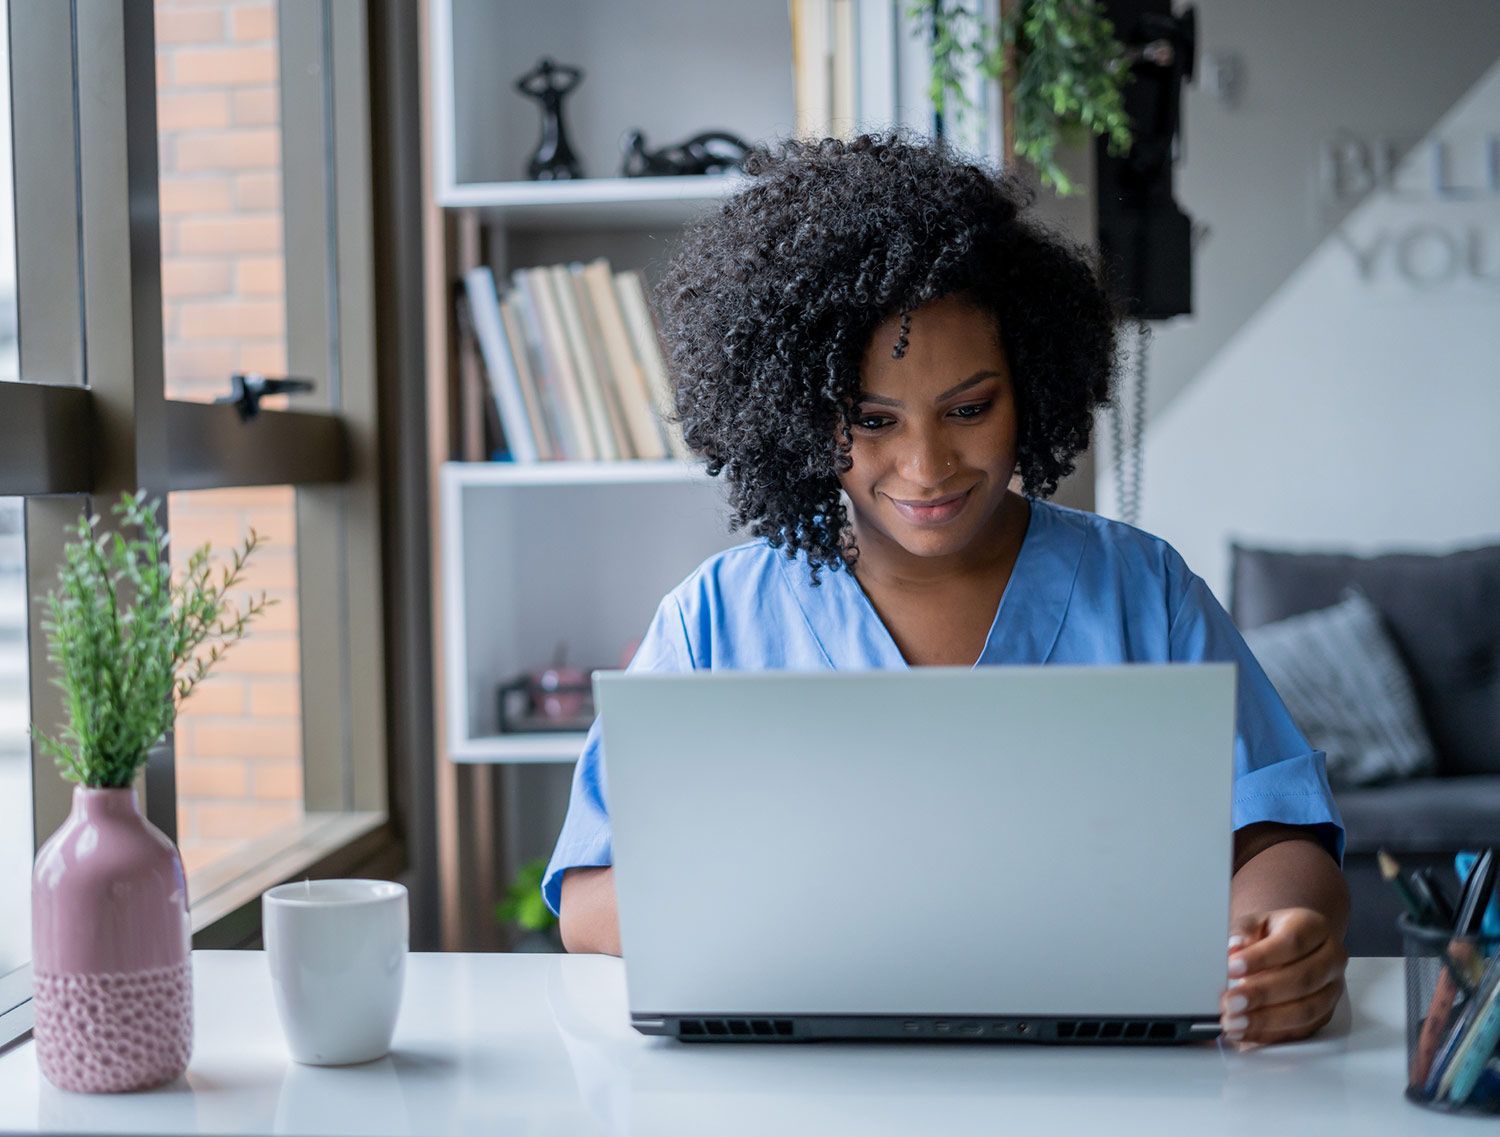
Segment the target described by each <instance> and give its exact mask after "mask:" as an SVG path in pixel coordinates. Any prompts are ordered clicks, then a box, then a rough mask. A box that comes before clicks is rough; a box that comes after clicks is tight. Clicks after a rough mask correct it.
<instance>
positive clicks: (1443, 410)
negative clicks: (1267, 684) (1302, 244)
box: [1099, 30, 1500, 599]
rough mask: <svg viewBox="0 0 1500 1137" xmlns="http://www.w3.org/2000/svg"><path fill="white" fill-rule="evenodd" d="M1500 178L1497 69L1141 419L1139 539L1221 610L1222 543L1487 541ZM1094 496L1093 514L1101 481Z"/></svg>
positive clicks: (1499, 305) (1497, 407)
mask: <svg viewBox="0 0 1500 1137" xmlns="http://www.w3.org/2000/svg"><path fill="white" fill-rule="evenodd" d="M1401 34H1402V33H1400V32H1399V31H1397V30H1393V31H1392V32H1391V35H1392V36H1393V38H1396V39H1399V38H1400V35H1401ZM1341 81H1344V80H1341V79H1329V80H1327V82H1341ZM1439 145H1442V146H1446V147H1447V148H1448V150H1447V153H1446V158H1447V161H1448V163H1449V166H1448V170H1447V173H1446V174H1442V173H1440V172H1439V170H1438V168H1437V163H1438V162H1439V161H1440V159H1442V158H1443V156H1444V152H1443V151H1442V150H1440V149H1438V148H1437V147H1438V146H1439ZM1491 147H1493V148H1494V149H1493V150H1491V149H1489V148H1491ZM1293 160H1295V161H1303V162H1312V161H1314V157H1313V156H1311V155H1306V154H1303V155H1297V154H1295V153H1294V154H1292V155H1289V156H1288V161H1293ZM1497 167H1500V64H1495V65H1493V66H1492V67H1491V68H1490V69H1489V70H1488V72H1487V73H1486V74H1485V75H1484V76H1483V77H1482V78H1481V79H1480V80H1479V81H1478V82H1477V83H1475V84H1474V85H1473V87H1472V88H1471V89H1470V90H1469V91H1468V92H1467V93H1466V94H1464V95H1463V96H1462V97H1461V98H1460V99H1459V101H1458V102H1457V103H1456V104H1455V105H1454V106H1453V108H1452V110H1451V111H1450V112H1449V113H1447V114H1446V115H1444V116H1443V118H1442V119H1441V120H1440V121H1439V122H1438V123H1437V125H1436V127H1435V128H1434V129H1432V130H1431V131H1430V132H1429V133H1428V135H1427V138H1426V139H1424V141H1423V143H1421V144H1419V145H1418V146H1416V147H1415V148H1414V149H1413V150H1411V151H1410V152H1409V153H1408V155H1407V158H1406V159H1405V160H1404V161H1403V162H1402V165H1401V167H1400V173H1399V175H1398V177H1397V179H1396V183H1395V187H1394V188H1392V189H1389V190H1385V191H1380V192H1376V193H1374V194H1372V195H1370V196H1368V197H1366V198H1365V199H1364V200H1363V201H1361V202H1360V203H1359V204H1358V205H1356V206H1355V207H1354V208H1353V211H1352V212H1350V213H1349V214H1348V216H1347V217H1346V218H1345V220H1344V221H1343V223H1342V224H1341V225H1340V226H1339V227H1338V228H1337V229H1336V230H1335V231H1333V232H1332V233H1331V234H1330V235H1329V236H1328V237H1327V238H1325V239H1324V240H1323V241H1321V242H1320V243H1319V244H1318V245H1317V246H1316V248H1315V249H1314V251H1313V252H1312V253H1311V255H1310V256H1308V257H1307V258H1306V259H1305V260H1304V261H1303V262H1302V263H1301V264H1300V265H1299V266H1298V267H1297V268H1296V270H1295V271H1294V272H1293V273H1292V274H1291V275H1290V276H1289V277H1288V278H1287V279H1286V280H1285V282H1284V283H1283V284H1282V285H1281V286H1280V287H1279V288H1277V289H1276V290H1275V291H1274V293H1273V294H1272V295H1271V296H1270V298H1269V299H1268V300H1267V301H1266V302H1265V303H1264V304H1262V305H1261V306H1260V307H1259V309H1258V310H1257V311H1256V312H1255V313H1254V315H1253V316H1252V317H1251V318H1250V319H1249V320H1248V321H1247V322H1246V323H1244V324H1243V326H1241V327H1240V328H1239V329H1238V331H1237V332H1235V333H1234V334H1233V335H1232V336H1231V337H1230V338H1229V339H1228V340H1227V342H1225V343H1223V344H1222V346H1220V347H1219V348H1218V349H1217V350H1216V351H1215V352H1214V353H1213V354H1212V355H1211V357H1210V358H1208V359H1207V361H1206V363H1205V364H1204V366H1203V367H1202V368H1201V369H1200V370H1199V371H1198V372H1197V373H1196V375H1195V377H1194V378H1193V379H1192V381H1191V383H1190V384H1189V385H1187V386H1186V387H1185V388H1184V389H1183V390H1182V392H1181V393H1180V394H1179V395H1177V397H1176V398H1175V399H1174V400H1172V402H1171V404H1170V405H1169V406H1167V407H1166V409H1165V410H1164V411H1161V412H1160V413H1159V414H1158V415H1157V416H1156V417H1155V419H1154V420H1153V421H1151V422H1150V424H1149V427H1148V431H1147V439H1146V448H1145V462H1146V473H1145V491H1144V504H1143V508H1142V512H1141V518H1140V523H1141V525H1142V526H1143V527H1144V528H1146V529H1149V530H1151V531H1153V532H1156V533H1159V534H1160V535H1161V536H1163V537H1165V538H1167V539H1168V540H1170V541H1172V542H1173V544H1175V545H1176V546H1177V547H1178V549H1179V550H1180V551H1181V552H1182V553H1183V555H1184V556H1185V557H1186V558H1187V559H1188V562H1189V564H1191V565H1193V566H1194V568H1195V569H1197V571H1198V572H1199V573H1200V574H1202V575H1203V576H1204V577H1205V578H1206V579H1207V581H1208V583H1209V584H1210V586H1212V587H1213V588H1214V589H1215V591H1216V592H1218V593H1219V595H1220V597H1221V598H1225V599H1227V597H1226V596H1225V585H1226V582H1227V569H1228V544H1229V541H1230V540H1231V539H1234V538H1239V539H1241V540H1243V541H1245V542H1248V543H1265V544H1270V545H1276V546H1280V547H1308V548H1314V547H1315V548H1342V547H1351V548H1356V549H1360V550H1366V551H1373V550H1376V549H1388V548H1396V547H1401V548H1411V547H1421V548H1447V547H1452V546H1457V545H1464V544H1474V543H1480V542H1483V541H1486V540H1492V539H1500V437H1497V436H1500V184H1495V183H1496V182H1497V181H1500V169H1497ZM1445 184H1446V186H1447V187H1448V188H1446V189H1445V188H1444V185H1445ZM1470 190H1472V191H1473V192H1472V193H1471V192H1468V191H1470ZM1246 208H1249V207H1248V205H1247V207H1246ZM1251 219H1252V220H1253V221H1254V222H1255V223H1256V224H1260V225H1263V226H1265V227H1266V228H1267V231H1268V232H1274V231H1275V230H1276V228H1277V227H1278V226H1279V225H1281V224H1282V218H1280V217H1279V216H1278V215H1276V214H1274V213H1261V214H1259V215H1258V216H1257V215H1254V214H1253V212H1252V216H1251ZM1240 220H1241V221H1242V222H1243V221H1244V220H1245V219H1244V218H1241V219H1240ZM1355 249H1361V250H1365V252H1364V253H1363V256H1364V257H1365V260H1363V261H1362V260H1361V257H1360V256H1359V255H1356V253H1355V252H1354V250H1355ZM1099 490H1100V497H1101V501H1102V503H1103V505H1102V508H1101V512H1109V511H1110V508H1111V504H1112V494H1111V492H1110V491H1111V487H1110V485H1109V478H1108V476H1107V474H1105V475H1103V476H1101V478H1100V484H1099Z"/></svg>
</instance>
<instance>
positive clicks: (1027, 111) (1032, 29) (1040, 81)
mask: <svg viewBox="0 0 1500 1137" xmlns="http://www.w3.org/2000/svg"><path fill="white" fill-rule="evenodd" d="M906 12H907V17H908V19H911V20H912V21H913V22H914V25H915V30H916V31H917V32H919V33H925V34H927V35H929V36H931V39H932V77H931V81H930V83H929V86H928V95H929V97H930V98H931V99H932V105H933V108H934V109H935V110H936V111H937V112H938V114H940V115H943V114H949V113H951V114H952V116H953V118H954V119H955V121H962V120H963V117H964V116H965V115H966V114H968V113H971V112H972V111H973V110H974V109H975V108H974V104H973V100H972V99H970V98H969V95H968V92H967V91H965V90H964V87H963V77H964V74H965V71H966V70H968V69H973V70H974V71H977V72H978V73H979V74H981V75H984V76H985V77H987V78H989V79H994V80H999V81H1000V82H1001V83H1002V84H1003V85H1004V87H1005V90H1006V92H1007V94H1009V96H1010V100H1011V108H1012V113H1013V115H1014V119H1013V124H1014V137H1013V140H1012V145H1013V147H1014V149H1015V152H1016V154H1017V155H1018V156H1020V157H1022V158H1025V159H1026V160H1027V161H1028V162H1030V163H1031V164H1032V165H1033V166H1035V167H1036V169H1037V172H1038V174H1040V176H1041V179H1042V182H1043V183H1044V184H1045V185H1048V186H1051V187H1052V188H1053V189H1055V190H1056V191H1057V192H1058V194H1060V195H1062V196H1064V197H1066V196H1068V195H1070V194H1072V193H1075V192H1077V189H1076V187H1075V186H1074V185H1073V182H1072V180H1071V179H1070V178H1069V177H1068V176H1067V174H1066V173H1064V172H1063V170H1062V167H1061V166H1060V165H1059V164H1058V161H1057V150H1058V147H1059V146H1060V145H1063V144H1067V143H1074V142H1081V141H1084V140H1086V139H1088V138H1089V137H1091V136H1098V137H1100V138H1106V139H1108V140H1109V149H1110V153H1112V154H1124V153H1125V152H1126V151H1128V150H1129V149H1130V144H1131V133H1130V119H1129V116H1128V115H1127V114H1126V113H1125V97H1124V88H1125V84H1126V83H1128V82H1129V81H1130V57H1129V54H1128V52H1127V50H1126V48H1125V46H1124V45H1123V44H1122V43H1120V41H1119V40H1118V39H1116V38H1115V30H1114V25H1113V24H1112V23H1111V22H1110V21H1109V19H1108V18H1107V17H1106V16H1105V14H1104V6H1103V4H1102V3H1100V2H1099V0H1017V3H1016V4H1015V6H1014V8H1013V9H1012V10H1011V11H1009V12H1008V13H1006V15H1005V16H1004V18H1003V19H1002V20H1001V21H1000V26H999V28H998V29H997V28H994V27H992V26H990V25H989V24H988V23H987V22H986V21H985V20H984V19H983V18H982V17H981V16H980V13H979V11H978V9H977V8H971V7H968V6H966V5H964V4H962V3H958V2H955V0H911V2H910V3H909V4H908V7H907V10H906Z"/></svg>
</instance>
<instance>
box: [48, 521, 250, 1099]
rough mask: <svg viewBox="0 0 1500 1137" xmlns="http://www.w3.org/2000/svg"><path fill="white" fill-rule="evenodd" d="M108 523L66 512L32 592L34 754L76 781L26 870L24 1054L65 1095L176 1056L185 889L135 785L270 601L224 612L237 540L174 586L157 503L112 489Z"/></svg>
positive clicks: (188, 979) (160, 1065)
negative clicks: (44, 663) (43, 669)
mask: <svg viewBox="0 0 1500 1137" xmlns="http://www.w3.org/2000/svg"><path fill="white" fill-rule="evenodd" d="M112 513H113V514H114V517H115V519H116V525H115V527H114V529H113V530H112V531H109V530H106V529H105V528H104V527H103V526H102V525H101V524H100V519H99V518H98V517H80V518H79V520H78V525H77V529H76V539H75V540H73V541H70V542H69V543H68V545H67V546H66V549H65V553H64V560H63V564H62V566H61V568H60V569H59V570H58V577H57V587H56V588H55V589H54V590H53V591H51V592H49V593H48V594H47V596H46V597H45V601H44V602H45V604H46V619H45V620H44V621H43V624H42V627H43V629H44V630H45V632H46V635H47V652H48V658H49V659H50V660H51V661H52V663H53V665H54V667H55V669H56V676H55V678H54V680H53V681H54V682H55V683H56V684H57V686H58V687H60V688H61V689H62V691H63V693H64V695H65V696H66V708H67V719H66V722H65V723H64V724H63V726H62V729H61V731H60V732H59V733H57V734H56V735H55V736H54V735H53V734H49V733H44V732H43V731H42V730H41V729H39V728H37V727H33V729H32V733H33V735H34V737H35V738H36V739H37V742H38V745H39V746H40V747H41V748H42V749H43V750H44V751H45V752H47V753H49V754H50V755H51V756H52V757H53V758H54V759H55V760H56V762H57V765H58V768H59V769H60V771H61V772H62V775H63V777H64V778H66V779H67V780H69V781H71V782H73V783H75V785H74V789H73V805H72V811H71V813H70V814H69V816H68V818H67V820H66V821H65V822H64V823H63V825H62V826H61V827H60V828H59V829H58V830H57V832H56V833H54V834H53V835H52V836H51V838H50V839H48V841H47V843H46V844H45V845H43V846H42V848H41V850H40V851H39V852H38V853H37V857H36V865H35V868H34V870H33V873H32V891H31V910H32V976H33V985H34V999H33V1010H34V1012H35V1027H34V1031H33V1033H34V1036H35V1039H36V1049H37V1060H38V1064H39V1066H40V1068H41V1071H42V1073H43V1075H45V1076H46V1078H47V1079H48V1081H50V1082H52V1083H53V1084H54V1085H56V1086H58V1087H59V1088H61V1089H65V1090H75V1091H82V1092H93V1093H100V1092H119V1091H127V1090H139V1089H147V1088H149V1087H151V1086H156V1085H160V1084H162V1083H164V1082H168V1081H171V1080H172V1079H173V1078H176V1077H177V1076H178V1075H179V1074H181V1073H182V1072H183V1070H184V1069H186V1068H187V1062H188V1058H189V1056H190V1054H191V1051H192V1037H193V1018H192V974H191V970H190V965H189V955H188V951H189V939H190V933H191V926H190V924H189V920H188V897H187V882H186V878H185V877H184V875H183V870H182V860H181V858H180V857H179V855H178V853H177V849H176V847H175V846H174V845H173V844H172V842H171V841H170V840H169V839H168V838H167V837H166V835H165V834H163V833H162V832H161V830H159V829H157V828H156V827H155V826H154V825H152V824H151V823H150V822H149V821H147V820H146V818H145V817H144V816H143V815H142V813H141V811H140V807H139V803H138V802H137V800H136V794H135V790H134V789H133V785H134V782H135V779H136V775H137V774H138V772H139V771H140V770H141V768H142V767H143V766H144V765H145V764H146V761H147V757H148V755H149V754H150V752H151V750H152V748H153V747H155V746H156V745H157V744H158V743H159V742H161V740H162V739H163V737H164V736H165V735H166V733H167V731H169V730H170V729H171V728H172V722H173V718H174V716H175V714H176V711H177V708H178V707H179V706H181V704H182V702H183V700H184V699H186V698H187V697H188V696H189V695H191V694H192V693H193V690H194V689H195V688H196V687H197V686H198V684H199V683H201V682H202V681H203V680H204V679H205V678H206V677H207V676H208V674H209V672H210V671H211V670H212V669H213V667H214V665H215V664H216V663H218V661H219V660H220V659H221V658H222V657H223V654H224V652H225V651H226V650H227V649H228V648H229V647H230V646H231V645H232V644H234V643H235V642H236V641H238V640H239V639H241V638H242V637H243V636H244V635H245V632H246V630H247V627H248V625H249V623H250V622H251V621H252V620H253V619H255V617H257V616H258V615H260V613H261V612H262V611H263V610H264V609H265V608H266V606H267V604H268V603H271V602H270V601H267V599H266V598H265V596H264V595H261V596H260V597H259V598H257V599H253V600H251V601H250V602H249V603H247V604H246V605H245V606H244V607H243V608H240V607H239V606H238V605H237V604H236V603H235V601H234V600H233V599H232V594H233V593H234V591H235V590H236V589H237V588H239V587H240V586H241V585H242V583H243V577H244V570H245V566H246V564H247V562H248V561H249V559H250V557H251V554H252V553H254V551H255V549H256V548H257V547H258V546H259V545H260V544H261V538H260V537H259V536H258V535H257V534H256V533H255V532H254V531H253V530H252V531H251V533H250V536H249V537H248V539H246V540H245V542H244V543H243V544H242V545H241V546H240V547H239V548H237V549H236V550H234V551H233V553H232V554H231V556H230V558H229V561H228V563H227V564H225V565H223V566H222V567H219V568H217V569H216V566H215V565H214V563H213V562H212V560H211V550H210V549H209V547H208V546H207V545H204V546H203V547H202V548H199V549H197V550H196V551H195V552H194V553H193V554H192V555H191V557H189V558H188V561H187V564H186V566H185V568H184V570H183V572H182V574H181V576H180V577H179V578H178V579H177V580H175V581H174V580H173V578H172V567H171V564H170V561H169V559H168V556H167V540H166V537H165V535H164V534H163V533H162V531H161V526H160V524H159V522H158V520H157V511H156V505H155V503H153V502H150V501H148V500H147V499H146V497H145V496H144V494H126V495H125V496H124V497H123V498H122V499H121V500H120V502H119V503H118V504H116V505H115V506H114V507H113V509H112Z"/></svg>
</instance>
